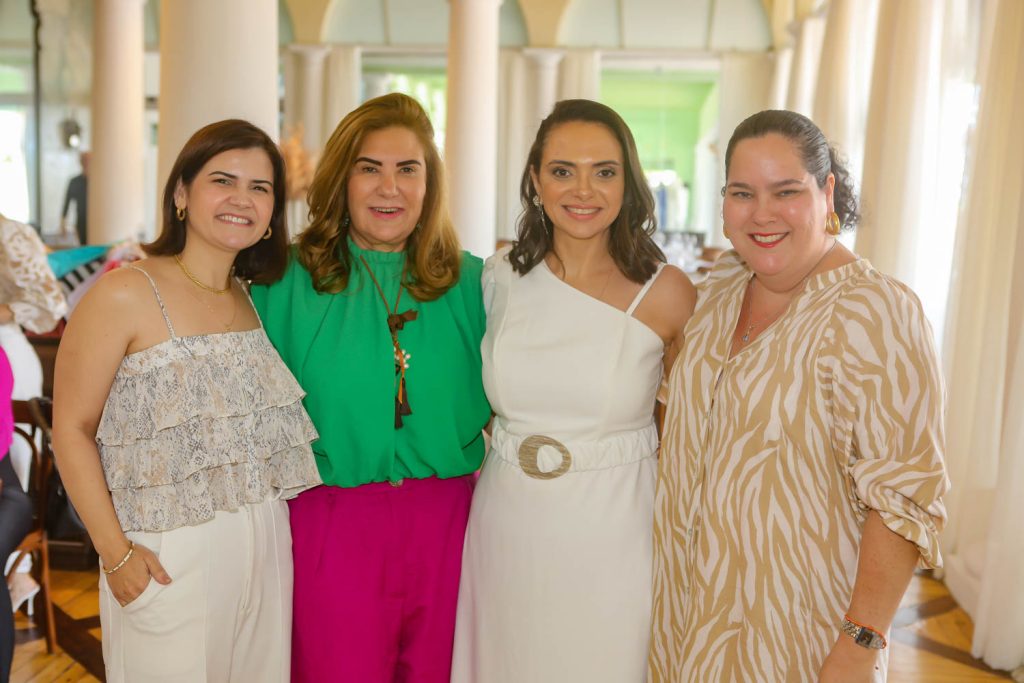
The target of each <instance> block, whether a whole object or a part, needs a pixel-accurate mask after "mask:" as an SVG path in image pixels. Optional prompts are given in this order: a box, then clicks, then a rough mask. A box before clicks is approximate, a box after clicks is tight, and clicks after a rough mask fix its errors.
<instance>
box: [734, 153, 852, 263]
mask: <svg viewBox="0 0 1024 683" xmlns="http://www.w3.org/2000/svg"><path fill="white" fill-rule="evenodd" d="M834 186H835V177H834V176H833V175H832V174H829V176H828V178H827V179H826V181H825V186H824V187H818V183H817V181H816V180H815V179H814V177H813V176H812V175H811V174H810V173H808V172H807V169H806V168H804V164H803V161H802V159H801V157H800V153H799V150H798V149H797V147H796V146H795V145H794V144H793V143H792V142H790V140H789V139H788V138H786V137H784V136H782V135H779V134H777V133H769V134H767V135H764V136H762V137H755V138H747V139H745V140H743V141H741V142H739V143H738V144H737V145H736V148H735V150H734V151H733V155H732V160H731V163H730V166H729V177H728V179H727V182H726V186H725V201H724V204H723V207H722V218H723V219H724V225H725V235H726V237H728V238H729V241H731V242H732V244H733V246H734V247H735V248H736V251H738V252H739V254H740V256H742V257H743V259H744V260H745V261H746V262H747V265H749V266H750V268H751V270H753V271H754V272H755V273H756V274H757V275H759V276H761V277H772V278H778V279H781V280H788V279H792V278H796V279H799V278H801V277H803V276H804V273H806V272H807V271H808V270H809V269H810V268H813V267H814V264H815V262H816V261H818V259H819V258H820V257H821V255H822V253H823V252H824V250H825V249H826V248H827V243H828V242H829V240H830V238H829V236H828V235H827V234H826V232H825V219H826V217H827V216H828V215H829V212H830V211H832V190H833V187H834Z"/></svg>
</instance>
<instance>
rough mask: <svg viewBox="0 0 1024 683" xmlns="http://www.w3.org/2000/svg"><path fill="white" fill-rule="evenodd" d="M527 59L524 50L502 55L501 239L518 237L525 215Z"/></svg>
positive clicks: (499, 127) (499, 197)
mask: <svg viewBox="0 0 1024 683" xmlns="http://www.w3.org/2000/svg"><path fill="white" fill-rule="evenodd" d="M525 61H526V59H525V58H524V57H523V54H522V52H521V51H520V50H511V49H509V50H502V51H501V63H500V66H501V81H500V82H501V87H500V89H499V93H498V131H499V133H500V134H499V136H498V178H497V181H498V184H497V188H498V195H497V197H498V198H497V202H498V225H497V237H498V239H504V240H510V239H514V238H515V236H516V221H517V220H518V218H519V214H520V212H521V211H522V203H521V202H520V200H519V181H520V179H521V178H522V174H523V167H524V166H526V155H527V153H528V152H529V149H530V145H531V144H532V143H533V138H532V137H529V133H528V132H527V130H528V129H530V130H532V131H533V132H534V133H535V132H536V129H537V126H536V124H533V127H532V129H531V128H530V126H529V125H528V122H530V123H532V118H530V117H529V116H528V115H527V105H528V103H527V101H526V100H527V99H528V97H527V94H528V92H529V90H528V88H527V86H526V70H527V69H526V65H525V63H524V62H525Z"/></svg>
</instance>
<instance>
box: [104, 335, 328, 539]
mask: <svg viewBox="0 0 1024 683" xmlns="http://www.w3.org/2000/svg"><path fill="white" fill-rule="evenodd" d="M304 395H305V394H304V392H303V391H302V388H301V387H300V386H299V384H298V382H296V381H295V378H294V377H293V376H292V374H291V373H290V372H289V371H288V369H287V367H285V365H284V363H283V362H282V361H281V359H280V357H279V356H278V354H277V351H276V350H275V349H274V347H273V346H272V345H271V343H270V340H269V339H268V338H267V335H266V333H265V332H264V331H263V329H262V328H258V329H255V330H249V331H244V332H228V333H225V334H214V335H201V336H195V337H172V338H171V339H169V340H167V341H165V342H163V343H161V344H158V345H156V346H154V347H151V348H149V349H145V350H143V351H140V352H138V353H134V354H131V355H129V356H126V357H125V358H124V360H123V361H122V362H121V366H120V367H119V368H118V371H117V373H116V375H115V377H114V382H113V385H112V386H111V389H110V395H109V396H108V398H107V402H106V405H105V406H104V409H103V415H102V417H101V418H100V424H99V428H98V430H97V433H96V441H97V443H98V444H99V452H100V458H101V461H102V463H103V471H104V474H105V476H106V480H107V486H108V487H109V488H110V492H111V497H112V499H113V501H114V509H115V511H116V512H117V516H118V520H119V521H120V522H121V526H122V528H123V529H124V530H126V531H166V530H169V529H174V528H177V527H181V526H186V525H195V524H200V523H202V522H205V521H208V520H210V519H212V518H213V516H214V512H216V511H217V510H235V509H237V508H238V507H240V506H242V505H247V504H251V503H259V502H263V501H264V500H267V499H268V498H285V499H287V498H292V497H294V496H296V495H298V494H299V493H301V492H302V491H304V490H306V489H308V488H311V487H313V486H316V485H318V484H320V475H319V473H318V471H317V467H316V463H315V462H314V459H313V455H312V451H311V449H310V445H309V444H310V442H311V441H314V440H316V439H317V437H318V435H317V432H316V429H315V428H314V427H313V424H312V422H311V421H310V420H309V417H308V416H307V415H306V411H305V410H304V409H303V407H302V398H303V396H304Z"/></svg>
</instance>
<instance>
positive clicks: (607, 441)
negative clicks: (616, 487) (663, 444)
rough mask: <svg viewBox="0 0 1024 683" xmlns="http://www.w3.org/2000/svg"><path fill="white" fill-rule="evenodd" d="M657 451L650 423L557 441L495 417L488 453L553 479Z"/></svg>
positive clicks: (628, 461)
mask: <svg viewBox="0 0 1024 683" xmlns="http://www.w3.org/2000/svg"><path fill="white" fill-rule="evenodd" d="M657 452H658V430H657V427H655V426H654V424H653V423H652V424H650V425H648V426H646V427H644V428H642V429H637V430H634V431H628V432H620V433H619V434H613V435H611V436H606V437H603V438H601V439H596V440H592V441H577V440H569V441H565V442H562V441H559V440H558V439H556V438H554V437H552V436H548V435H545V434H514V433H512V432H510V431H508V430H507V429H506V428H505V427H504V426H503V425H501V424H500V423H499V422H498V421H495V424H494V428H493V431H492V433H491V454H492V457H497V458H500V459H501V460H504V461H505V462H507V463H509V464H511V465H514V466H516V467H518V468H519V469H521V470H522V471H523V473H524V474H526V475H527V476H529V477H532V478H534V479H557V478H558V477H561V476H562V475H565V474H571V473H573V472H592V471H596V470H606V469H611V468H613V467H622V466H623V465H630V464H632V463H636V462H639V461H641V460H645V459H647V458H653V457H655V456H656V455H657Z"/></svg>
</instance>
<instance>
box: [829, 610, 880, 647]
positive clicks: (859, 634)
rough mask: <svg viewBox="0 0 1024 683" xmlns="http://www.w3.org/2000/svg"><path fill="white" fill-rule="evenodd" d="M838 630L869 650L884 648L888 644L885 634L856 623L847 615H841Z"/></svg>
mask: <svg viewBox="0 0 1024 683" xmlns="http://www.w3.org/2000/svg"><path fill="white" fill-rule="evenodd" d="M839 630H841V631H842V632H843V633H845V634H846V635H848V636H850V637H851V638H853V642H855V643H857V644H858V645H860V646H861V647H865V648H867V649H869V650H884V649H885V648H886V646H887V645H888V644H889V643H888V642H887V641H886V640H885V636H883V635H882V634H881V633H880V632H879V631H877V630H875V629H873V628H871V627H870V626H865V625H864V624H859V623H857V622H856V621H854V620H853V619H851V618H850V617H849V615H844V616H843V622H842V624H840V626H839Z"/></svg>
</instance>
